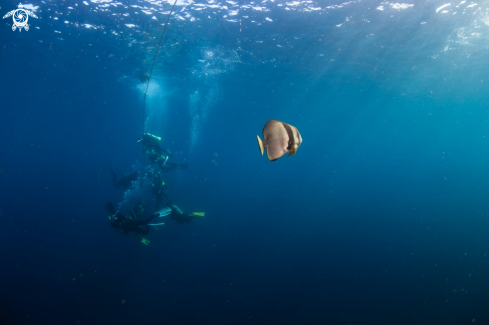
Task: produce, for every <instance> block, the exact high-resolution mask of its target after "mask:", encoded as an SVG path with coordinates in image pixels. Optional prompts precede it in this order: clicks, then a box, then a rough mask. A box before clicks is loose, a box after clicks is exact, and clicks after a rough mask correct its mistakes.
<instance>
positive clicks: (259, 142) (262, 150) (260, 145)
mask: <svg viewBox="0 0 489 325" xmlns="http://www.w3.org/2000/svg"><path fill="white" fill-rule="evenodd" d="M256 138H257V139H258V147H260V152H261V155H262V156H263V153H264V152H265V144H264V143H263V141H262V139H260V137H259V136H258V135H257V136H256Z"/></svg>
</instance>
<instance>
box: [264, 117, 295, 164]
mask: <svg viewBox="0 0 489 325" xmlns="http://www.w3.org/2000/svg"><path fill="white" fill-rule="evenodd" d="M262 133H263V138H264V139H265V141H263V140H262V139H260V137H259V136H258V135H257V136H256V138H257V139H258V147H259V148H260V152H261V155H262V156H263V153H264V152H265V148H267V157H268V159H269V160H270V161H275V160H277V159H279V158H280V157H282V156H283V155H284V154H286V153H287V152H288V153H289V154H288V155H287V157H288V156H293V155H295V153H296V152H297V149H298V148H299V146H300V145H301V143H302V137H301V134H300V133H299V130H297V128H296V127H295V126H292V125H290V124H287V123H284V122H281V121H279V120H268V122H267V123H266V124H265V126H264V127H263V131H262Z"/></svg>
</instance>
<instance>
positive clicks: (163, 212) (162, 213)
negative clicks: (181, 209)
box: [156, 208, 171, 218]
mask: <svg viewBox="0 0 489 325" xmlns="http://www.w3.org/2000/svg"><path fill="white" fill-rule="evenodd" d="M156 213H157V214H159V216H158V217H157V218H161V217H165V216H167V215H169V214H170V213H171V209H170V208H163V209H161V210H160V211H158V212H156Z"/></svg>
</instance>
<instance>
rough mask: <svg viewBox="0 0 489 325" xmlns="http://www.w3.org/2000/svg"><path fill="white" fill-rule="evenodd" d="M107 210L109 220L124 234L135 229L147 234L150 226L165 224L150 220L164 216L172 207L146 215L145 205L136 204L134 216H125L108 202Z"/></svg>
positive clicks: (137, 231)
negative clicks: (152, 222)
mask: <svg viewBox="0 0 489 325" xmlns="http://www.w3.org/2000/svg"><path fill="white" fill-rule="evenodd" d="M134 209H136V211H135V210H134ZM105 210H106V211H107V213H108V214H109V222H110V225H111V226H112V227H113V228H114V229H120V231H121V232H122V233H124V234H127V233H129V232H131V231H134V232H135V233H137V234H139V235H147V234H148V232H149V228H150V227H155V226H162V225H164V223H157V224H151V223H150V222H151V220H153V219H155V218H160V217H164V216H167V215H168V214H170V213H171V209H170V208H164V209H161V210H160V211H158V212H156V213H153V214H152V215H150V216H146V214H147V212H146V211H145V210H144V205H140V204H136V206H135V207H134V208H133V209H132V213H133V216H131V215H126V216H125V215H123V214H122V213H121V212H120V211H116V210H115V208H114V205H113V204H112V203H111V202H109V203H107V205H106V206H105ZM142 226H144V228H143V227H142Z"/></svg>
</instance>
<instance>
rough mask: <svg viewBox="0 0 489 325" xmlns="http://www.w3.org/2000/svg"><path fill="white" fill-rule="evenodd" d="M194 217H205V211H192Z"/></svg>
mask: <svg viewBox="0 0 489 325" xmlns="http://www.w3.org/2000/svg"><path fill="white" fill-rule="evenodd" d="M190 216H192V217H205V212H192V213H191V214H190Z"/></svg>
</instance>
